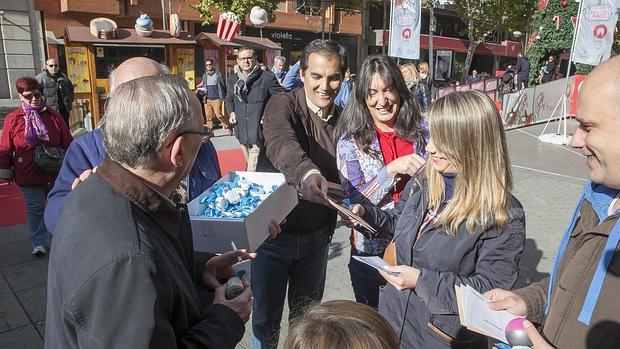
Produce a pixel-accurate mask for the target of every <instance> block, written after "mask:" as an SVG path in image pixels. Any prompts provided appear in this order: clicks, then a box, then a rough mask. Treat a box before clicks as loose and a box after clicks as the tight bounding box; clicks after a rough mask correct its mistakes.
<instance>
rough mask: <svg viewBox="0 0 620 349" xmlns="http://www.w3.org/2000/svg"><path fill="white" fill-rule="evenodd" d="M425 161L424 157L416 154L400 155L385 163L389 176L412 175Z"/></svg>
mask: <svg viewBox="0 0 620 349" xmlns="http://www.w3.org/2000/svg"><path fill="white" fill-rule="evenodd" d="M425 163H426V159H424V158H423V157H421V156H420V155H418V154H409V155H405V156H401V157H399V158H398V159H396V160H394V161H392V162H390V163H389V164H387V167H386V170H387V173H388V174H389V175H390V176H396V175H398V174H406V175H410V176H411V175H413V174H414V173H415V172H416V171H417V170H418V169H419V168H420V167H422V166H423V165H424V164H425Z"/></svg>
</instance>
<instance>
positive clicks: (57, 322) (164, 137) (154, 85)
mask: <svg viewBox="0 0 620 349" xmlns="http://www.w3.org/2000/svg"><path fill="white" fill-rule="evenodd" d="M152 101H158V103H152ZM201 109H202V106H201V104H200V101H199V100H198V98H197V97H196V96H195V95H194V94H193V93H192V91H190V90H189V88H188V86H187V82H186V81H185V80H183V79H181V78H179V77H176V76H173V75H158V76H144V77H141V78H137V79H134V80H131V81H128V82H125V83H123V84H121V85H119V86H118V87H117V88H116V90H114V91H113V92H112V93H111V96H110V99H109V101H108V105H107V109H106V113H105V123H104V124H103V126H102V131H103V142H104V144H105V148H106V150H107V152H108V154H107V156H106V157H105V159H104V160H103V162H102V163H101V164H100V165H99V167H98V170H97V172H96V173H95V174H94V175H92V176H91V177H90V178H89V179H88V180H86V181H84V183H82V184H80V186H79V187H77V188H76V190H74V192H73V193H72V194H71V195H70V196H69V197H68V199H67V201H66V202H65V205H64V208H63V210H62V213H61V217H60V219H59V220H58V223H57V225H56V230H57V234H56V235H55V237H54V248H53V249H52V252H51V256H50V263H49V276H48V284H47V285H48V288H47V291H48V293H47V316H46V328H45V347H46V348H90V347H98V348H146V347H148V348H223V349H226V348H231V349H232V348H234V347H235V345H236V344H237V343H238V342H239V341H240V340H241V338H242V337H243V332H244V330H245V328H244V322H246V321H248V319H249V317H250V312H251V304H252V291H251V290H250V288H249V287H248V284H247V282H244V291H243V292H242V293H241V294H240V295H239V296H237V297H236V298H234V299H226V297H225V293H226V286H225V285H222V284H220V282H219V281H218V280H220V279H222V278H227V277H230V276H232V274H233V269H232V265H233V264H235V263H236V262H237V259H238V258H251V257H253V255H251V254H249V253H246V251H245V250H237V251H231V252H228V253H225V254H223V255H220V256H214V257H212V258H210V259H209V260H208V261H207V262H206V264H204V265H202V266H201V267H198V265H197V264H196V263H195V260H194V257H193V244H192V235H191V225H190V222H189V215H188V212H187V208H186V206H185V205H181V204H174V203H173V202H172V201H170V200H168V197H169V196H170V195H171V193H172V192H173V190H174V189H175V188H177V187H178V185H179V183H180V182H181V181H182V180H183V179H184V178H186V177H187V175H188V174H189V172H190V169H191V168H192V166H193V163H194V160H195V158H196V155H197V154H198V150H199V149H200V146H201V144H202V141H203V137H205V136H207V135H208V130H206V129H205V128H204V125H203V123H202V111H201ZM274 229H277V230H274ZM270 230H271V231H272V232H273V233H274V234H277V233H278V232H279V231H278V230H279V228H278V226H277V225H275V224H274V225H273V226H272V227H270ZM199 282H204V283H205V284H206V285H208V286H209V287H210V288H212V289H214V291H215V294H214V297H213V302H211V304H210V305H208V306H203V304H202V303H201V300H200V299H199V296H198V290H197V289H196V285H197V284H198V283H199Z"/></svg>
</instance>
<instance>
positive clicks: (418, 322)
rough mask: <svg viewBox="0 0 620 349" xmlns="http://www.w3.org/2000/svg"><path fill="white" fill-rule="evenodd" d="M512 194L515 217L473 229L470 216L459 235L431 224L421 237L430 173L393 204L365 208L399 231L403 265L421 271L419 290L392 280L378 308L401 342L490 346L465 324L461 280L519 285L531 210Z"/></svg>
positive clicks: (483, 285) (370, 218)
mask: <svg viewBox="0 0 620 349" xmlns="http://www.w3.org/2000/svg"><path fill="white" fill-rule="evenodd" d="M420 183H421V184H420ZM508 200H509V201H508V203H507V210H508V213H509V215H510V219H509V221H508V224H507V225H506V227H504V228H503V229H495V228H491V229H486V230H483V229H482V228H480V227H477V228H476V229H475V230H474V231H473V233H468V232H467V230H466V229H465V222H463V223H462V224H461V226H460V227H459V233H458V235H457V236H452V235H449V234H448V233H447V232H446V231H445V230H444V229H443V228H442V227H441V226H438V225H430V226H429V227H426V228H425V229H424V231H423V232H422V233H421V235H420V237H419V238H416V236H417V235H418V234H417V232H418V230H419V227H420V224H421V222H422V220H423V219H424V216H425V213H426V210H427V208H428V187H427V182H426V180H424V179H423V178H422V179H418V178H417V177H414V178H412V179H411V180H410V181H409V183H408V184H407V186H406V187H405V189H404V191H403V195H402V196H401V198H400V200H399V201H398V203H397V204H396V207H395V208H394V209H391V210H386V211H383V210H381V209H380V208H378V207H374V206H372V207H371V206H365V207H364V208H365V209H366V213H365V216H364V219H366V221H367V222H369V223H370V224H373V225H375V226H376V227H378V228H380V230H381V231H383V232H387V233H388V234H389V233H392V232H393V233H394V241H395V244H396V259H397V264H399V265H409V266H413V267H416V268H418V269H420V271H421V274H420V277H419V278H418V282H417V286H416V288H415V289H409V290H404V291H402V292H400V291H397V290H396V289H395V288H394V287H393V286H391V285H390V284H387V285H386V286H385V287H384V288H383V289H381V290H380V296H379V312H380V313H381V314H382V315H383V316H384V317H385V318H386V319H387V320H388V322H389V323H390V324H391V325H392V327H393V328H394V330H395V331H396V333H397V334H398V335H399V338H400V343H401V348H481V347H486V337H483V336H480V335H477V334H475V333H473V332H470V331H468V330H466V329H465V328H464V327H462V326H461V325H460V322H459V317H458V307H457V302H456V296H455V291H454V286H455V285H460V284H467V285H470V286H471V287H473V288H474V289H476V290H477V291H479V292H485V291H488V290H491V289H493V288H497V287H500V288H504V289H510V288H512V286H513V284H514V283H515V281H516V280H517V275H518V273H519V259H520V257H521V253H522V252H523V247H524V244H525V216H524V212H523V208H522V206H521V204H520V203H519V201H518V200H517V199H516V198H514V197H512V196H511V197H510V198H509V199H508Z"/></svg>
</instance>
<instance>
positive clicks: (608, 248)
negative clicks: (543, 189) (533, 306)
mask: <svg viewBox="0 0 620 349" xmlns="http://www.w3.org/2000/svg"><path fill="white" fill-rule="evenodd" d="M586 185H589V183H588V184H586ZM584 200H585V190H584V192H583V193H582V194H581V197H580V198H579V202H578V203H577V207H575V210H574V211H573V216H572V219H571V224H570V226H569V227H568V229H567V230H566V232H565V233H564V236H563V237H562V241H561V243H560V246H559V248H558V253H557V254H556V256H555V261H554V262H553V269H552V270H551V277H550V279H549V289H548V290H547V306H546V307H545V314H548V313H549V303H550V302H551V294H552V293H551V292H552V290H553V286H554V283H555V278H556V274H557V271H558V268H559V265H560V262H561V261H562V256H563V255H564V252H565V251H566V247H567V246H568V242H569V240H570V236H571V234H572V232H573V230H574V228H575V224H576V223H577V218H578V217H579V211H580V208H581V206H582V205H583V202H584ZM618 242H620V220H618V221H616V224H614V226H613V228H612V229H611V232H610V234H609V237H608V238H607V243H606V244H605V248H604V249H603V254H602V256H601V258H600V259H599V262H598V265H597V267H596V271H595V272H594V277H593V278H592V282H590V287H589V288H588V293H587V294H586V298H585V300H584V302H583V306H582V307H581V312H580V313H579V317H578V318H577V320H579V322H581V323H582V324H584V325H589V324H590V321H591V320H592V313H593V312H594V308H595V306H596V301H597V300H598V296H599V294H600V293H601V289H602V287H603V282H604V281H605V275H606V273H607V268H609V265H610V264H611V261H612V259H613V257H614V254H615V251H616V247H617V246H618Z"/></svg>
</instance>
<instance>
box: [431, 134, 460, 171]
mask: <svg viewBox="0 0 620 349" xmlns="http://www.w3.org/2000/svg"><path fill="white" fill-rule="evenodd" d="M426 151H427V152H428V158H429V160H431V162H432V164H433V168H434V169H435V170H436V171H437V172H440V173H457V170H456V167H454V165H453V164H452V161H450V160H448V158H447V157H446V156H445V155H444V154H443V153H441V152H440V151H439V150H438V149H437V147H435V143H434V142H433V137H432V135H431V138H430V139H429V140H428V144H427V145H426Z"/></svg>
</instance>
